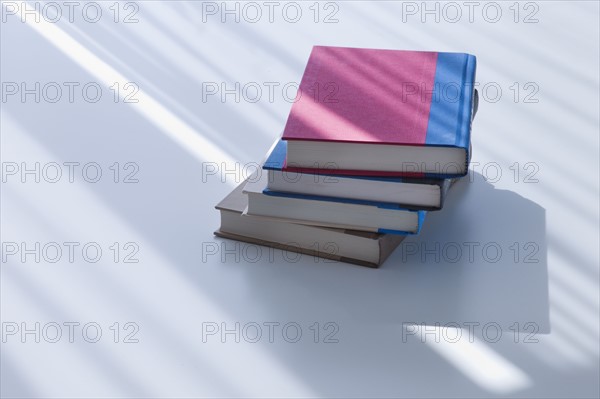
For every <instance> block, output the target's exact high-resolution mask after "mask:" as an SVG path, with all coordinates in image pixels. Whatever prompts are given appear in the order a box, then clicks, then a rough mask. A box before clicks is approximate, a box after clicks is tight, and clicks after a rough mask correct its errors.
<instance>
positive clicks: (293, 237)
mask: <svg viewBox="0 0 600 399" xmlns="http://www.w3.org/2000/svg"><path fill="white" fill-rule="evenodd" d="M244 184H245V183H242V184H240V185H239V186H238V187H236V188H235V189H234V190H233V191H232V192H231V193H229V194H228V195H227V196H226V197H225V198H224V199H223V200H222V201H221V202H220V203H219V204H218V205H217V206H216V208H217V209H218V210H219V211H220V212H221V226H220V228H219V229H218V230H217V231H215V235H216V236H218V237H222V238H228V239H233V240H237V241H242V242H247V243H250V244H256V245H263V246H267V247H272V248H277V249H280V250H282V251H291V252H298V253H302V254H306V255H310V256H317V257H320V258H325V259H331V260H335V261H340V262H346V263H352V264H357V265H361V266H368V267H373V268H376V267H379V266H380V265H381V264H382V263H383V262H384V261H385V260H386V259H387V257H388V256H389V255H390V254H391V253H392V252H393V251H394V249H396V247H398V245H399V244H400V243H401V242H402V240H404V238H405V236H401V235H392V234H379V233H369V232H364V231H354V230H348V229H333V228H326V227H317V226H310V225H304V224H295V223H288V222H285V221H277V220H270V219H266V218H261V217H252V216H248V215H245V216H242V213H243V212H244V210H245V209H246V208H247V206H248V197H247V196H246V195H244V194H243V193H242V189H243V186H244Z"/></svg>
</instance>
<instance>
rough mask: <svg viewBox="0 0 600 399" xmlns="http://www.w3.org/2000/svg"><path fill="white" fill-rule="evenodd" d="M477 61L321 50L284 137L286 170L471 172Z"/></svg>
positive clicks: (310, 67)
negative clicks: (286, 144)
mask: <svg viewBox="0 0 600 399" xmlns="http://www.w3.org/2000/svg"><path fill="white" fill-rule="evenodd" d="M475 68H476V58H475V56H473V55H470V54H463V53H437V52H427V51H401V50H374V49H359V48H345V47H325V46H315V47H314V48H313V50H312V52H311V54H310V58H309V60H308V64H307V66H306V69H305V71H304V76H303V77H302V82H301V83H300V87H299V90H298V95H297V98H296V101H295V103H294V104H293V105H292V109H291V111H290V115H289V117H288V120H287V124H286V126H285V130H284V132H283V137H282V138H283V139H284V140H287V141H288V150H287V151H288V152H287V168H288V169H297V170H299V171H303V170H304V171H306V170H307V169H312V170H314V172H313V173H319V171H322V173H331V172H332V169H339V170H341V171H342V172H349V171H355V172H356V173H355V174H358V175H390V174H391V175H397V176H412V177H437V178H452V177H458V176H464V175H466V174H467V169H468V163H469V159H470V155H469V151H470V139H471V121H472V117H473V113H474V108H475V107H476V94H475V90H474V81H475Z"/></svg>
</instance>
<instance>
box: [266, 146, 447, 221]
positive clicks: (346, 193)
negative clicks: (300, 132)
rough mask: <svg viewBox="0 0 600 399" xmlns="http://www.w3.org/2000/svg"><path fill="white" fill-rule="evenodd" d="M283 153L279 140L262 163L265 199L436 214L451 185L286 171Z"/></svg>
mask: <svg viewBox="0 0 600 399" xmlns="http://www.w3.org/2000/svg"><path fill="white" fill-rule="evenodd" d="M286 153H287V142H286V141H283V140H278V141H277V143H276V144H275V146H274V147H273V148H272V149H271V151H270V153H269V154H268V156H267V158H266V161H265V162H264V165H263V169H265V170H267V172H266V173H267V174H268V182H267V188H266V189H265V191H264V193H265V194H267V195H275V196H286V195H288V194H293V195H298V196H309V197H312V198H314V197H329V198H337V199H339V200H342V199H345V200H346V201H348V202H353V201H354V202H355V203H359V204H370V205H378V204H380V203H389V204H395V205H399V206H400V207H403V208H407V209H422V210H429V211H435V210H439V209H441V208H442V207H443V205H444V199H445V197H446V193H447V192H448V188H449V187H450V185H451V184H452V179H431V178H410V177H379V176H348V175H341V176H339V175H337V174H336V170H335V169H328V170H324V171H322V173H321V174H319V173H305V172H296V171H293V170H289V169H288V168H287V166H286ZM324 199H326V198H324Z"/></svg>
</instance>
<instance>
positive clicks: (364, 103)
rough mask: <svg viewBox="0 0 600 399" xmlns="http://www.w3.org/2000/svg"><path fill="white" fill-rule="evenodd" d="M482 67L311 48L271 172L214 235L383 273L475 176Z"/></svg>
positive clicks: (395, 53)
mask: <svg viewBox="0 0 600 399" xmlns="http://www.w3.org/2000/svg"><path fill="white" fill-rule="evenodd" d="M475 69H476V59H475V57H474V56H472V55H469V54H463V53H437V52H423V51H399V50H373V49H356V48H342V47H323V46H316V47H314V48H313V50H312V52H311V55H310V58H309V60H308V63H307V66H306V69H305V71H304V76H303V78H302V81H301V83H300V88H299V91H298V95H297V98H296V102H295V103H294V104H293V106H292V109H291V111H290V115H289V117H288V120H287V123H286V126H285V129H284V132H283V135H282V137H281V139H278V140H277V141H276V142H275V143H274V144H273V146H272V148H271V149H270V151H269V153H268V154H267V157H266V159H265V161H264V162H263V169H262V170H260V171H258V172H257V173H255V174H254V175H253V176H251V177H249V178H248V179H247V180H246V181H245V182H243V183H242V184H241V185H240V186H238V187H237V188H235V189H234V190H233V191H232V192H231V193H230V194H229V195H228V196H227V197H226V198H225V199H223V200H222V201H221V202H220V203H219V204H218V205H217V209H219V210H220V211H221V227H220V229H219V230H217V231H216V232H215V234H216V235H217V236H220V237H224V238H230V239H234V240H239V241H244V242H249V243H253V244H259V245H266V246H270V247H275V248H280V249H282V250H285V251H293V252H299V253H304V254H308V255H313V256H319V257H323V258H328V259H334V260H339V261H343V262H348V263H354V264H359V265H364V266H369V267H378V266H380V265H381V264H382V263H383V262H384V261H385V259H386V258H387V257H388V256H389V255H390V254H391V253H392V252H393V251H394V249H395V248H396V247H397V246H398V245H399V244H400V243H401V242H402V240H403V239H404V238H405V237H406V236H407V235H414V234H418V233H419V232H420V230H421V228H422V226H423V222H424V220H425V216H426V213H427V212H431V211H440V210H441V209H442V208H443V206H444V199H445V197H446V195H447V192H448V190H449V188H450V186H451V185H452V183H453V182H454V181H456V180H457V179H460V178H461V177H464V176H465V175H466V174H467V172H468V166H469V159H470V152H471V144H470V143H471V140H470V137H471V123H472V120H473V117H474V115H475V112H476V111H477V103H478V101H477V92H476V91H475V90H474V82H475Z"/></svg>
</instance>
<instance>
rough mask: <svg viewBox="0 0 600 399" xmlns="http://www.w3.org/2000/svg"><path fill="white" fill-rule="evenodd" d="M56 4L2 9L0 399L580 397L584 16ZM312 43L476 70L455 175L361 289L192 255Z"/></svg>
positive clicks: (594, 123)
mask: <svg viewBox="0 0 600 399" xmlns="http://www.w3.org/2000/svg"><path fill="white" fill-rule="evenodd" d="M56 4H58V6H59V7H60V9H61V10H62V12H63V13H62V15H61V16H60V18H55V17H57V16H56V15H55V14H53V13H54V12H55V11H56V8H54V9H52V7H54V6H48V7H45V8H44V3H39V6H38V7H39V12H40V13H41V14H42V15H41V18H40V20H39V21H40V22H39V23H38V22H36V20H35V19H36V15H35V14H23V11H24V10H27V9H29V8H33V7H34V6H35V3H30V4H29V5H27V6H25V5H23V4H21V3H13V2H3V5H2V28H1V51H2V53H1V56H2V57H1V58H2V60H1V80H2V84H3V87H2V93H3V96H4V97H3V99H2V103H1V107H2V111H1V133H2V141H1V151H2V153H1V155H2V167H3V183H2V197H1V199H2V208H1V210H2V214H1V216H2V218H1V220H2V237H1V238H2V243H3V244H2V245H3V247H2V256H3V258H2V265H1V266H2V267H1V302H2V305H1V311H2V313H1V319H2V331H3V342H2V351H1V366H2V367H1V371H2V372H1V382H2V384H1V385H2V387H1V394H2V396H3V397H4V396H5V397H269V396H272V397H500V396H508V397H520V398H521V397H598V395H599V386H598V375H599V355H600V350H599V346H598V342H599V339H598V336H599V316H598V315H599V312H598V310H599V281H598V275H599V274H598V273H599V270H598V263H599V262H598V261H599V255H598V239H599V237H598V217H599V211H598V199H599V195H598V193H599V187H598V185H599V181H598V178H599V176H598V168H599V144H598V141H599V134H598V133H599V132H598V122H599V115H598V112H599V102H598V90H599V78H598V70H599V63H598V60H599V6H598V3H597V2H595V1H585V2H583V1H580V2H567V1H536V2H529V3H526V2H521V3H517V4H516V6H515V5H514V3H513V2H498V3H493V4H489V3H485V2H481V3H477V4H475V5H473V7H475V8H474V9H473V13H472V22H471V21H469V7H471V6H470V5H469V4H467V3H464V2H456V3H452V4H451V5H450V6H448V5H446V3H437V6H436V3H435V2H428V3H427V4H426V5H424V4H422V3H421V2H387V1H386V2H383V1H382V2H371V3H366V2H365V3H363V2H354V1H353V2H337V3H335V2H330V3H324V2H323V3H319V4H316V6H315V5H314V3H313V2H299V3H293V4H291V5H286V4H287V3H278V2H276V3H272V4H271V5H270V4H267V3H264V2H258V3H253V4H252V5H251V6H246V5H245V4H244V3H239V4H238V5H237V7H239V8H238V11H239V17H240V21H239V23H238V22H236V21H235V20H234V19H235V15H234V14H232V15H229V14H223V7H229V9H233V10H235V8H234V7H236V5H235V3H234V2H229V3H227V5H223V4H222V3H221V2H216V3H206V4H204V5H202V3H199V2H185V1H178V2H159V1H140V2H137V3H133V5H131V4H130V5H127V4H125V3H119V4H116V5H115V4H114V2H112V1H105V2H97V3H93V4H92V5H89V6H87V7H86V8H85V12H86V14H82V10H83V9H84V6H85V3H75V4H74V6H73V7H75V8H74V13H73V22H71V21H70V20H69V16H68V7H69V6H68V5H66V4H65V3H64V2H58V3H56ZM252 7H254V8H252ZM269 7H273V8H272V10H273V17H272V18H273V21H272V22H271V21H269ZM425 7H427V9H433V10H435V8H434V7H438V10H439V14H440V19H439V22H436V21H435V18H436V15H435V14H427V13H425V12H424V8H425ZM297 8H299V9H300V10H301V12H302V16H301V18H300V20H299V21H298V22H296V23H293V22H291V21H292V20H293V19H294V18H295V10H296V9H297ZM97 9H101V10H102V14H101V16H100V18H99V21H98V22H88V21H87V20H86V18H87V19H88V20H90V21H91V20H93V18H94V17H95V15H94V14H95V11H97ZM116 9H118V10H119V14H118V16H117V22H115V21H114V18H115V14H114V12H115V10H116ZM257 9H258V10H260V11H261V12H262V17H261V18H260V20H259V21H258V22H256V23H253V22H252V20H253V19H254V18H255V17H256V15H257V14H255V12H256V10H257ZM316 9H318V10H319V13H318V15H317V22H315V10H316ZM457 9H458V10H460V11H461V13H462V16H461V18H460V20H459V21H458V22H456V23H453V22H452V20H454V19H456V10H457ZM497 9H500V11H501V12H502V14H501V16H500V17H499V20H498V21H497V22H495V23H493V21H494V20H495V19H496V16H495V12H496V10H497ZM284 10H285V13H284ZM516 10H519V13H518V15H517V14H516V13H515V11H516ZM15 12H16V14H15ZM203 12H204V13H203ZM234 12H235V11H234ZM434 12H435V11H434ZM19 13H21V14H22V15H21V16H22V17H23V18H24V19H25V22H23V21H22V20H21V16H20V15H19ZM132 13H133V15H130V14H132ZM214 13H216V14H214ZM331 13H333V15H332V16H330V19H331V20H332V21H333V23H324V21H323V20H324V19H325V17H326V16H328V15H329V14H331ZM213 14H214V15H213ZM530 14H531V15H530ZM84 16H85V18H84ZM127 16H130V18H129V19H130V20H137V22H135V21H133V22H132V23H124V21H123V20H124V19H125V18H126V17H127ZM44 17H45V18H44ZM221 17H224V18H226V22H225V23H222V22H221ZM422 18H424V19H425V21H424V22H423V21H422ZM515 18H516V20H517V21H518V22H515ZM55 19H59V20H58V21H57V22H53V21H54V20H55ZM286 19H287V20H286ZM525 19H527V20H528V21H529V22H532V23H524V20H525ZM335 20H337V22H335ZM535 20H537V22H536V21H535ZM330 22H331V21H330ZM315 44H321V45H339V46H355V47H371V48H392V49H417V50H434V51H458V52H469V53H472V54H475V55H476V56H477V59H478V71H477V81H478V82H479V84H480V88H482V89H483V88H485V90H486V91H485V93H484V92H481V94H482V101H481V103H480V110H479V114H478V115H477V118H476V120H475V123H474V127H473V137H472V141H473V164H472V166H471V169H472V173H471V174H470V177H469V179H467V180H464V181H462V182H460V183H459V184H458V185H457V186H456V187H455V188H454V189H453V190H452V192H451V193H450V196H449V198H448V201H447V203H446V206H445V208H444V210H443V211H441V212H438V213H431V214H429V215H428V218H427V220H426V223H425V226H424V229H423V232H422V234H420V235H419V236H416V237H410V238H408V239H407V240H406V241H405V243H404V244H403V245H404V246H403V247H401V248H399V249H398V250H397V251H396V252H394V254H393V255H392V256H391V257H390V258H389V259H388V261H387V262H386V263H385V264H384V265H383V267H382V268H381V269H378V270H372V269H367V268H362V267H357V266H351V265H347V264H342V263H329V262H323V261H315V260H314V259H313V258H311V257H308V256H303V257H301V258H300V259H296V258H294V256H293V254H287V253H282V252H280V251H275V252H269V251H267V250H266V249H263V252H260V253H257V252H256V251H257V248H256V247H244V246H240V245H239V244H238V245H237V246H236V244H235V243H234V242H232V241H225V240H220V239H216V238H214V237H213V234H212V232H213V231H214V230H215V229H216V228H217V227H218V225H219V213H218V212H217V211H216V210H215V209H214V205H215V204H216V203H217V202H218V201H219V200H221V198H223V197H224V196H225V195H226V194H227V193H228V192H229V191H230V190H231V189H232V188H233V187H234V186H235V185H236V183H237V182H239V180H240V179H242V177H243V175H244V172H245V171H246V172H247V171H248V170H250V169H251V168H252V166H253V165H254V163H255V162H260V160H261V159H262V157H263V156H264V154H265V152H266V151H267V149H268V148H269V146H270V145H271V143H272V142H273V140H274V139H275V138H276V137H277V135H278V134H279V133H280V132H281V130H282V128H283V126H284V124H285V120H286V118H287V114H288V112H289V109H290V107H291V102H290V101H289V100H288V99H287V98H288V97H292V96H293V94H294V87H295V86H294V85H295V83H297V82H299V80H300V78H301V76H302V72H303V69H304V65H305V62H306V60H307V58H308V55H309V53H310V50H311V47H312V46H313V45H315ZM36 82H39V90H38V94H39V95H40V101H39V102H36V99H35V93H33V94H27V95H26V96H25V98H24V100H23V99H22V98H21V90H22V89H23V88H25V89H27V88H29V89H32V90H33V92H35V91H36V89H35V87H36V86H35V85H36ZM68 82H73V83H72V84H73V85H77V86H73V87H74V92H73V93H74V95H73V100H72V102H71V101H69V98H68V94H69V91H68V85H69V84H71V83H68ZM127 82H132V85H129V86H126V83H127ZM236 82H237V84H239V87H240V89H242V90H243V88H244V87H246V91H245V92H244V91H242V93H241V95H240V98H239V101H236V98H235V94H228V95H225V98H224V99H223V100H222V99H221V98H220V95H219V94H221V93H222V92H221V88H222V86H221V85H223V87H224V88H225V89H230V90H233V91H235V87H236ZM88 83H89V85H88V86H86V87H87V90H88V92H87V97H84V96H83V94H82V90H81V89H82V87H84V85H86V84H88ZM115 83H116V84H117V85H118V87H119V90H120V95H121V97H117V102H115V100H114V94H115V90H116V87H117V86H114V84H115ZM21 84H24V85H25V86H22V85H21ZM515 84H516V85H515ZM269 85H270V86H272V87H274V91H273V97H272V98H269V95H268V94H269V90H268V87H269ZM286 85H287V86H286ZM56 86H60V87H62V89H63V92H62V97H61V98H60V100H58V101H57V102H55V103H53V102H52V100H53V99H54V98H55V93H56V92H55V91H53V90H56ZM111 86H112V89H111V88H110V87H111ZM284 86H285V87H287V88H289V94H288V95H287V97H286V95H285V94H284V93H283V92H282V88H283V87H284ZM97 87H99V88H100V89H101V93H102V97H101V98H100V99H99V100H98V101H97V102H88V101H90V100H91V99H93V98H94V96H95V93H94V90H95V88H97ZM214 87H217V88H218V89H219V92H220V93H219V94H217V95H209V94H210V93H209V92H207V89H210V88H214ZM256 87H259V88H261V90H262V96H260V98H258V101H254V99H255V95H256V92H254V91H253V90H255V89H256ZM15 88H17V89H18V90H19V92H18V93H16V94H14V95H13V94H10V93H12V92H13V91H14V90H15ZM135 88H137V89H139V90H138V91H137V92H136V93H135V94H133V97H131V98H133V99H136V100H137V103H127V102H125V101H124V100H125V97H124V96H125V95H129V94H131V93H133V91H134V90H135ZM497 88H500V90H501V95H499V96H498V95H497V93H496V92H495V89H497ZM516 93H518V94H519V96H518V99H516V98H515V94H516ZM515 100H516V101H515ZM65 162H66V163H67V164H65ZM70 162H78V163H79V164H78V165H75V164H69V163H70ZM115 162H118V165H114V164H115ZM516 162H517V163H518V165H515V163H516ZM36 163H39V174H40V181H39V182H36V181H35V179H36V176H35V172H33V173H32V174H22V169H23V168H28V169H35V167H36ZM94 163H95V164H94ZM57 164H58V165H59V167H60V172H61V173H62V176H61V178H60V179H59V181H57V182H55V183H52V182H51V181H52V180H53V179H54V178H55V173H56V171H57V169H56V165H57ZM68 165H73V168H74V171H75V172H74V175H73V182H70V181H69V176H68V173H69V166H68ZM84 165H87V166H86V175H85V177H87V179H88V180H93V179H94V175H95V171H96V170H97V169H99V170H100V171H101V172H102V176H101V177H100V180H99V181H98V182H96V183H92V182H88V181H86V180H85V179H84V178H83V175H82V168H83V166H84ZM215 165H216V166H217V169H216V170H217V173H216V174H209V173H206V172H207V171H212V170H214V166H215ZM246 166H247V167H246ZM15 167H16V168H18V170H15V169H14V168H15ZM236 168H237V169H236ZM115 169H116V170H119V171H120V173H119V174H118V176H117V175H115ZM136 170H137V171H136ZM227 170H233V171H234V172H232V173H229V174H224V172H225V171H227ZM236 171H237V172H236ZM498 171H499V172H500V173H501V176H498V177H496V172H498ZM516 171H518V172H519V173H518V174H516V173H515V172H516ZM13 172H15V174H13ZM132 172H136V173H135V175H134V176H133V177H131V176H129V178H127V176H128V175H129V174H130V173H132ZM203 172H204V173H203ZM115 179H116V180H117V182H116V183H115ZM132 179H137V183H135V182H133V183H126V182H125V180H132ZM65 242H74V243H77V245H78V246H74V247H73V248H74V258H73V261H72V262H71V261H70V259H69V256H68V250H67V249H68V247H67V246H66V245H70V244H64V243H65ZM115 242H116V243H118V244H117V247H119V248H120V250H119V252H118V258H117V259H115V255H116V251H115V247H114V246H112V245H113V244H114V243H115ZM22 243H24V244H22ZM36 243H38V244H36ZM52 243H57V244H52ZM127 243H129V244H127ZM515 243H516V246H515ZM86 244H87V246H86ZM15 245H16V246H15ZM23 245H24V247H23ZM36 245H39V251H36V249H35V248H36V247H35V246H36ZM73 245H76V244H73ZM56 246H60V247H61V248H62V250H63V252H62V255H61V257H60V258H59V259H58V260H57V261H56V262H55V263H52V262H51V261H52V260H53V258H54V257H55V255H56V253H55V252H53V251H55V250H56ZM84 246H86V250H87V251H88V252H87V256H88V258H87V260H86V258H85V257H84V255H83V254H82V248H83V247H84ZM97 247H99V248H100V249H101V250H102V256H101V257H100V259H99V260H98V261H97V262H96V263H92V260H93V259H92V258H93V257H94V256H95V254H94V251H95V249H96V248H97ZM469 247H472V248H473V253H472V257H470V256H469V251H468V248H469ZM517 247H518V248H519V251H518V252H517V250H516V249H517ZM15 248H16V249H15ZM32 248H33V251H32V252H31V253H29V254H27V252H25V254H24V255H23V251H22V250H23V249H25V250H27V249H32ZM44 248H45V249H44ZM111 248H112V249H111ZM457 248H459V249H461V253H458V252H457ZM498 248H500V250H502V253H501V254H500V255H498V256H496V254H495V251H497V249H498ZM484 249H485V250H484ZM133 251H137V252H136V253H135V254H134V255H133V256H131V257H129V258H127V259H128V260H130V261H131V260H137V261H138V262H137V263H131V262H125V260H126V255H128V254H131V252H133ZM15 252H16V253H15ZM36 252H37V255H39V256H40V259H39V262H37V261H36V259H35V256H36ZM22 255H23V256H24V257H25V258H24V259H23V258H22ZM527 255H529V257H527ZM436 257H439V258H438V259H436ZM526 260H532V261H534V263H529V262H526ZM70 322H73V323H79V325H74V324H73V326H74V327H73V329H74V335H73V337H72V341H73V342H70V340H69V336H68V333H69V328H68V325H69V324H65V323H70ZM36 323H39V327H36ZM114 323H119V324H118V325H115V324H114ZM126 323H131V324H126ZM236 323H239V333H240V336H239V341H240V342H236V336H235V333H229V334H225V335H221V332H222V329H223V328H226V329H230V330H235V328H236ZM269 323H272V324H269ZM275 323H279V324H275ZM289 323H291V324H289ZM314 323H319V324H318V325H315V324H314ZM326 323H331V324H326ZM411 323H414V324H411ZM515 323H516V324H515ZM84 325H86V334H85V336H84V334H83V333H82V328H83V326H84ZM257 325H258V326H259V327H260V328H261V331H262V336H261V337H260V339H258V342H253V341H256V340H255V339H254V337H255V334H256V326H257ZM269 325H271V326H273V327H272V328H273V329H274V330H273V331H274V334H273V336H272V339H269V336H268V333H269V327H268V326H269ZM284 325H286V326H287V327H286V330H285V331H286V334H284V333H283V326H284ZM57 326H59V327H60V331H61V333H62V335H61V337H60V338H57V337H56V333H57V328H56V327H57ZM111 326H112V327H111ZM215 326H216V327H218V328H219V331H218V332H217V333H216V334H214V335H209V334H208V332H209V330H210V329H211V328H213V327H215ZM438 326H439V327H438ZM470 326H473V327H472V330H470V328H471V327H470ZM298 327H299V328H300V329H301V332H302V336H301V337H299V338H298V341H297V342H295V343H294V342H288V341H293V340H294V338H295V330H294V329H295V328H298ZM498 327H499V328H500V336H499V337H498V338H496V335H497V328H498ZM36 328H39V330H38V332H39V336H38V337H36V333H35V330H36ZM97 328H100V329H101V332H102V336H101V337H99V338H98V341H97V342H96V343H90V342H87V341H93V340H94V338H95V329H97ZM315 328H316V329H317V330H318V331H319V334H318V335H315ZM15 329H17V330H15ZM23 329H29V330H33V331H34V332H33V333H25V334H23ZM115 330H118V331H119V332H120V333H119V334H118V336H115ZM471 331H472V333H473V334H472V336H471V334H470V332H471ZM128 333H133V335H132V336H130V337H129V339H127V335H128ZM329 333H331V335H328V334H329ZM458 333H460V334H461V337H460V339H454V338H455V336H456V334H458ZM36 339H38V340H39V342H36ZM56 340H57V341H58V342H52V341H56ZM115 340H116V341H117V342H116V343H115V342H114V341H115ZM315 340H316V341H317V342H315ZM125 341H137V342H125ZM271 341H272V342H271ZM330 341H331V342H330Z"/></svg>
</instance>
